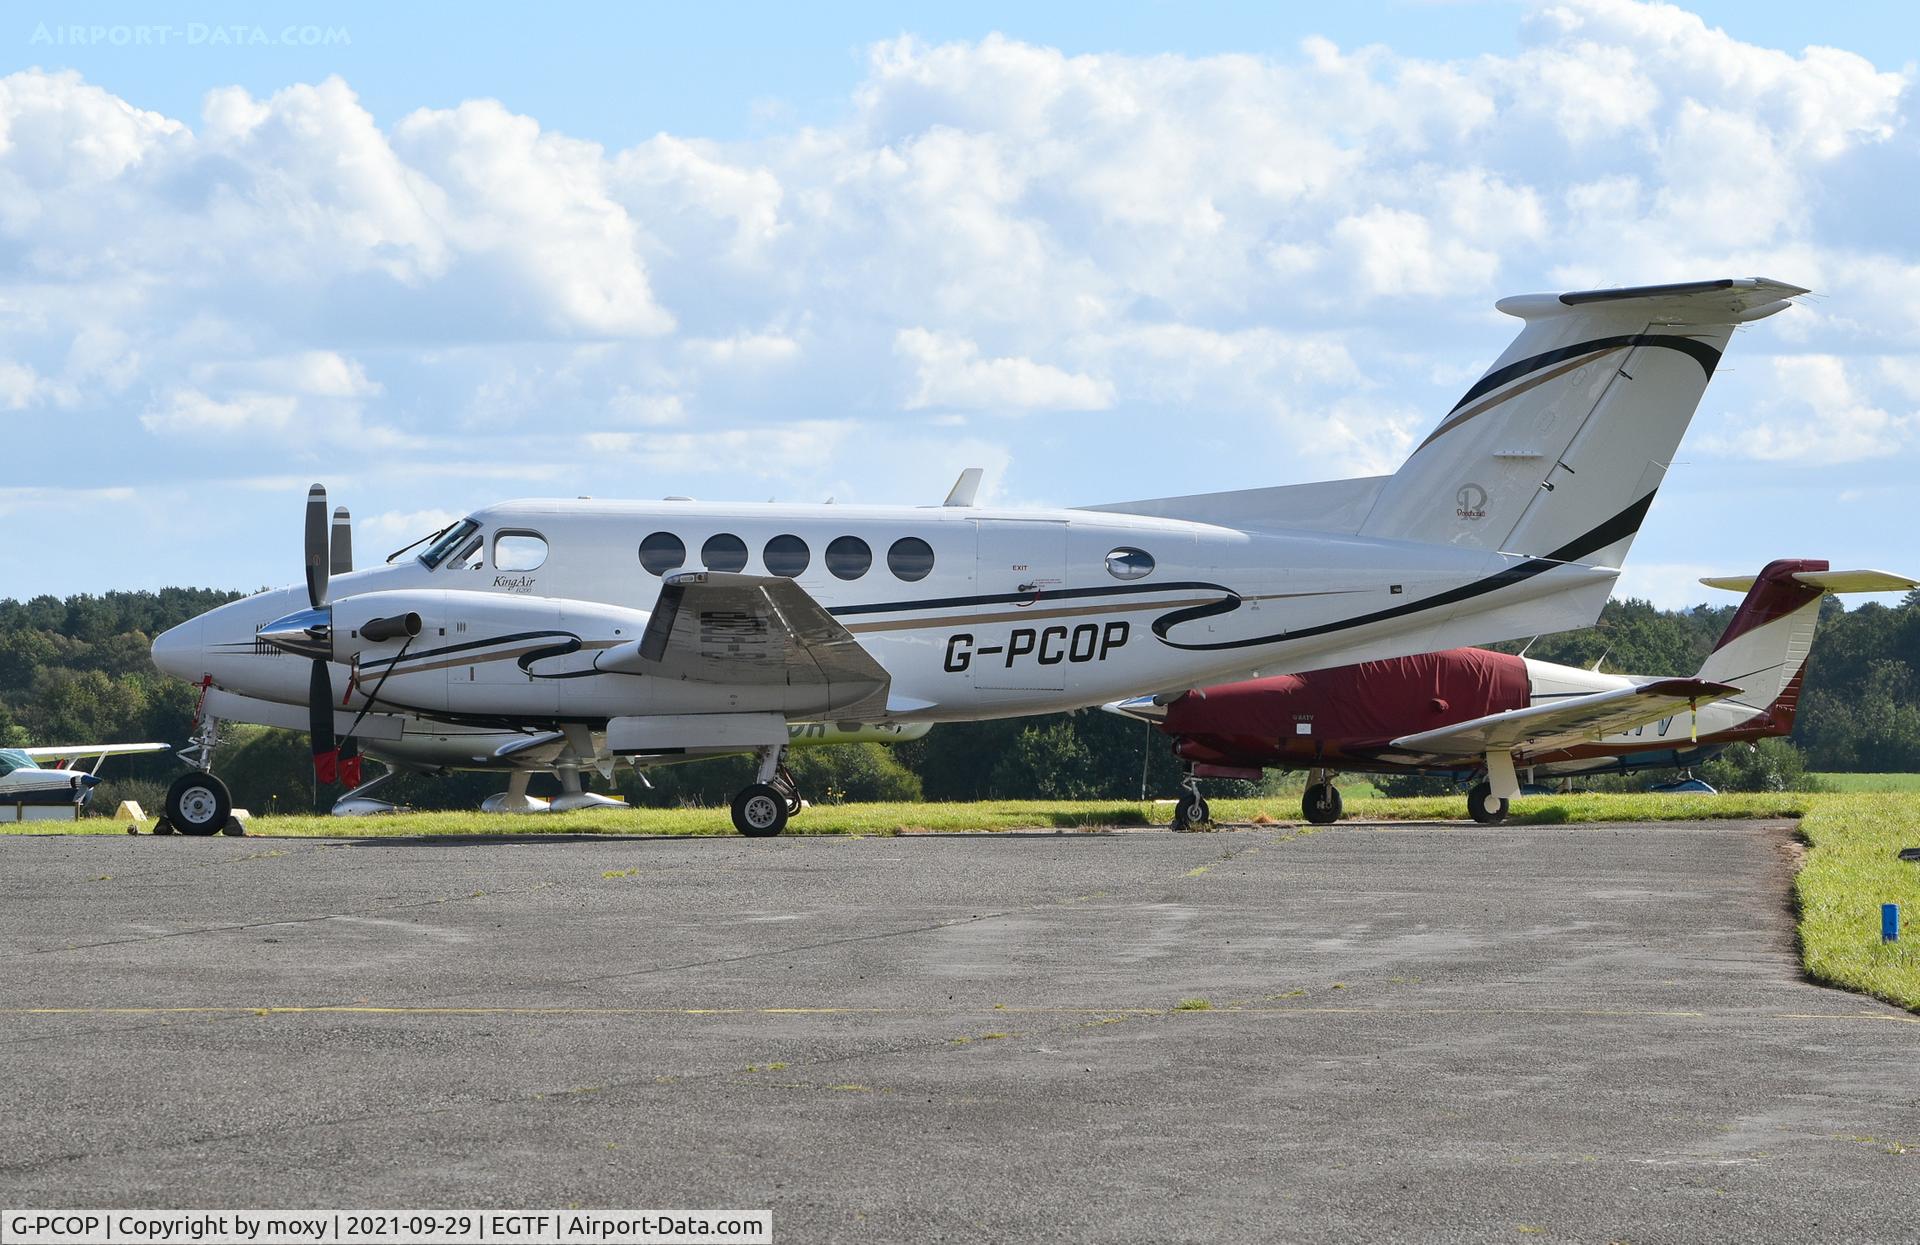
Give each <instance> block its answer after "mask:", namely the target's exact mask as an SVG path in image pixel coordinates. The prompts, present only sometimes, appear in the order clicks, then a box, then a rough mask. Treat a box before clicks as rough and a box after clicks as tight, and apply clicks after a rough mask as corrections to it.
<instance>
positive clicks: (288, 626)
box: [259, 605, 333, 657]
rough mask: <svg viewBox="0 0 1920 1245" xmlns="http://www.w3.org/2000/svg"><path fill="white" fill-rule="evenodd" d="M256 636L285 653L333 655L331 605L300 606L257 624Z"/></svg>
mask: <svg viewBox="0 0 1920 1245" xmlns="http://www.w3.org/2000/svg"><path fill="white" fill-rule="evenodd" d="M259 638H260V639H262V640H265V641H266V642H267V643H268V644H271V645H273V646H274V647H275V648H277V649H279V650H280V651H281V652H284V653H294V654H297V655H299V656H301V657H331V656H333V609H332V608H331V607H330V606H325V605H323V606H321V607H320V608H319V609H306V610H299V611H297V612H295V613H292V614H288V615H287V616H286V617H285V618H276V619H274V620H273V621H272V622H270V623H268V624H267V625H266V626H264V627H262V628H260V634H259Z"/></svg>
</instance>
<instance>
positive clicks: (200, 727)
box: [153, 685, 233, 835]
mask: <svg viewBox="0 0 1920 1245" xmlns="http://www.w3.org/2000/svg"><path fill="white" fill-rule="evenodd" d="M202 694H203V695H204V685H203V687H202ZM219 745H220V723H218V722H217V721H215V720H214V719H213V718H212V717H210V716H208V715H206V714H202V715H201V716H200V718H199V721H198V723H197V724H196V725H195V727H194V731H193V739H192V741H191V742H189V743H188V744H187V746H186V747H184V748H182V749H181V750H180V752H179V754H178V755H179V757H180V759H181V760H183V761H185V762H187V763H188V764H189V765H192V766H193V767H194V769H193V772H192V773H188V774H182V775H181V776H180V777H178V778H176V779H174V780H173V785H172V786H170V787H168V788H167V805H166V810H165V811H164V812H163V813H162V814H161V816H160V821H159V824H158V825H156V826H154V828H153V829H154V833H155V834H170V833H173V832H174V831H179V832H180V833H181V834H193V835H208V834H218V833H220V832H221V831H223V830H226V829H228V823H229V822H230V821H232V820H233V795H232V793H231V792H229V791H228V790H227V784H226V783H224V782H221V781H220V780H219V779H218V778H215V777H214V776H213V750H214V749H215V748H217V747H219Z"/></svg>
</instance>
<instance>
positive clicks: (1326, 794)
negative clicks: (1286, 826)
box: [1300, 769, 1341, 826]
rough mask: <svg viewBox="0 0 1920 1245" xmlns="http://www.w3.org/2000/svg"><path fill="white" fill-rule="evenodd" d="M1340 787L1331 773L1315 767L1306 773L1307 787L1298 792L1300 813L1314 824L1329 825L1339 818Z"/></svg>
mask: <svg viewBox="0 0 1920 1245" xmlns="http://www.w3.org/2000/svg"><path fill="white" fill-rule="evenodd" d="M1340 813H1341V804H1340V788H1338V787H1336V786H1334V785H1333V775H1332V774H1329V773H1328V772H1327V771H1326V770H1323V769H1317V770H1313V771H1311V772H1310V773H1309V774H1308V775H1307V789H1306V790H1305V791H1302V792H1301V793H1300V815H1301V816H1302V817H1305V818H1306V819H1307V820H1308V821H1310V822H1312V823H1313V824H1314V825H1316V826H1330V825H1332V824H1333V823H1334V822H1336V821H1339V820H1340Z"/></svg>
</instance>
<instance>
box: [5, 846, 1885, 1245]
mask: <svg viewBox="0 0 1920 1245" xmlns="http://www.w3.org/2000/svg"><path fill="white" fill-rule="evenodd" d="M1791 851H1792V847H1791V833H1790V828H1789V827H1788V826H1787V825H1785V824H1782V823H1756V822H1721V823H1685V824H1672V823H1669V824H1659V825H1609V826H1597V827H1581V826H1561V827H1540V828H1525V827H1499V828H1488V827H1480V826H1474V825H1471V824H1461V825H1453V824H1436V825H1398V826H1364V825H1344V826H1340V827H1336V828H1332V829H1328V830H1324V831H1320V832H1318V833H1313V834H1301V833H1299V832H1298V831H1297V830H1295V829H1293V828H1288V827H1254V828H1244V829H1240V830H1232V831H1224V832H1221V833H1215V834H1189V835H1175V834H1171V833H1167V832H1164V831H1134V832H1121V833H1110V834H1097V833H1065V834H1053V833H1044V834H1031V835H1026V834H1022V835H1008V834H1001V835H991V836H989V835H924V836H907V837H901V838H781V839H776V840H746V839H738V838H719V839H607V838H567V839H472V840H462V841H447V840H420V839H411V840H408V839H365V840H355V841H317V840H274V839H256V838H244V839H225V838H216V839H211V840H206V839H181V838H177V837H175V838H151V837H140V838H116V837H102V838H58V837H4V838H0V962H4V971H0V1205H6V1206H14V1207H20V1206H76V1207H80V1206H132V1207H222V1206H249V1207H272V1206H279V1207H328V1206H340V1207H398V1208H412V1207H503V1208H506V1207H519V1206H528V1207H535V1206H537V1207H542V1208H546V1207H564V1206H569V1205H577V1206H583V1207H592V1206H603V1207H622V1208H625V1207H679V1208H747V1209H753V1208H770V1209H771V1210H772V1212H773V1219H774V1225H775V1239H776V1240H778V1241H782V1242H800V1241H829V1240H831V1241H1021V1240H1049V1241H1100V1242H1113V1241H1243V1240H1244V1241H1271V1240H1303V1241H1306V1240H1355V1241H1358V1240H1366V1241H1398V1240H1407V1241H1415V1240H1484V1239H1514V1240H1522V1239H1524V1240H1580V1241H1610V1240H1626V1241H1634V1242H1646V1241H1665V1240H1750V1239H1769V1240H1812V1239H1846V1240H1852V1241H1883V1240H1884V1241H1894V1240H1907V1241H1910V1240H1913V1239H1914V1238H1915V1235H1916V1232H1917V1231H1920V1228H1916V1224H1917V1223H1920V1016H1915V1015H1913V1014H1911V1013H1907V1012H1903V1011H1900V1010H1898V1009H1895V1008H1891V1007H1887V1006H1884V1005H1882V1004H1879V1003H1875V1002H1873V1001H1871V1000H1868V999H1865V998H1862V997H1859V996H1855V995H1851V994H1846V993H1841V992H1838V991H1833V990H1828V989H1824V988H1821V987H1818V986H1815V985H1812V984H1809V983H1807V982H1806V981H1805V980H1804V979H1803V978H1802V977H1801V976H1800V973H1799V969H1798V963H1797V959H1796V957H1795V954H1794V945H1793V932H1792V916H1791V913H1790V912H1789V910H1788V908H1787V887H1788V880H1789V877H1790V871H1791V867H1792V860H1791Z"/></svg>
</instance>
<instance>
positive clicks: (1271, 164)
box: [0, 0, 1920, 605]
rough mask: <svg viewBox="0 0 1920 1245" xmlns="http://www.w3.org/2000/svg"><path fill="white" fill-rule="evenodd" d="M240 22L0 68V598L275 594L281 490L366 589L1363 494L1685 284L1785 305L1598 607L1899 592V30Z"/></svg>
mask: <svg viewBox="0 0 1920 1245" xmlns="http://www.w3.org/2000/svg"><path fill="white" fill-rule="evenodd" d="M272 12H273V17H272V19H271V20H263V19H261V18H260V17H258V16H257V6H243V5H220V4H196V5H189V6H169V5H166V4H160V5H151V4H148V5H103V6H87V5H62V6H51V5H49V6H45V8H44V9H36V8H35V7H34V6H32V5H26V6H18V7H15V8H12V9H10V10H9V11H8V13H7V14H6V16H5V17H4V18H0V47H3V48H7V49H9V52H10V55H9V56H8V57H6V58H5V59H4V60H0V73H5V74H6V76H5V77H4V78H0V122H4V125H5V131H4V133H5V142H4V145H0V282H4V289H0V323H4V324H5V325H6V329H7V331H6V332H5V333H4V334H3V335H0V421H3V422H0V426H4V427H5V429H6V443H7V444H8V445H9V447H10V451H9V452H8V453H7V454H6V455H5V458H4V459H3V460H0V462H4V463H5V464H6V466H5V467H4V468H0V525H4V530H6V531H7V532H8V533H9V534H10V535H11V536H12V537H14V539H10V540H5V541H0V595H12V596H21V595H28V594H32V593H38V592H54V593H67V592H74V591H97V590H103V589H107V588H114V587H155V586H159V585H162V584H167V583H195V584H212V585H219V586H226V587H239V588H251V587H256V586H259V585H261V584H265V583H270V582H285V581H287V580H289V579H291V578H293V576H294V572H295V571H296V570H297V565H298V551H297V545H298V530H299V529H298V520H299V513H300V505H301V502H302V499H303V496H304V489H305V484H306V482H308V481H309V480H311V479H322V480H325V481H326V482H327V483H328V484H329V486H330V487H331V488H332V490H333V493H334V495H335V497H336V498H337V499H338V500H340V501H343V502H345V503H346V504H349V505H351V506H352V507H353V509H354V512H355V514H356V517H357V518H358V519H359V520H360V526H361V531H362V533H363V535H362V540H361V542H360V547H361V549H362V550H363V551H364V550H374V549H378V550H384V549H387V548H392V547H397V546H398V545H400V544H404V543H406V541H407V540H408V539H410V538H411V537H412V536H413V535H416V534H418V531H417V530H416V529H418V530H425V528H427V527H430V526H432V525H434V523H435V522H436V521H437V520H438V519H439V518H440V517H441V516H444V515H448V514H452V513H456V512H460V511H464V510H466V509H469V508H472V507H474V506H476V505H479V504H482V503H484V502H486V501H490V500H495V499H499V498H502V497H507V496H526V495H551V494H559V495H574V494H583V493H584V494H593V495H598V496H639V497H648V496H662V495H666V494H670V493H687V494H692V495H695V496H699V497H702V498H703V499H716V500H719V499H739V500H743V501H759V500H764V499H765V498H767V497H770V496H777V497H779V498H781V499H783V500H795V499H813V498H825V497H828V496H832V497H835V498H837V499H838V500H840V501H843V502H850V501H888V502H895V501H898V502H931V501H937V500H938V498H939V497H940V496H941V495H942V494H943V493H944V491H945V488H946V487H947V485H948V484H949V483H950V482H951V480H952V477H953V476H954V475H955V474H957V472H958V471H959V469H960V468H962V467H964V466H969V465H981V466H985V467H987V468H988V469H989V486H988V493H989V495H990V496H991V497H992V498H993V499H995V500H999V501H1004V502H1008V503H1013V504H1025V503H1046V504H1052V503H1061V504H1072V503H1078V502H1097V501H1110V500H1117V499H1121V498H1126V497H1137V496H1152V495H1157V494H1164V493H1171V492H1194V491H1201V490H1205V489H1209V488H1230V487H1246V486H1253V485H1259V484H1269V483H1280V482H1287V481H1294V480H1308V479H1316V478H1325V477H1328V476H1334V475H1343V474H1352V473H1356V472H1370V471H1375V470H1385V469H1390V468H1391V466H1392V465H1393V464H1394V463H1395V462H1397V460H1398V458H1399V457H1400V456H1401V455H1402V454H1403V453H1404V451H1405V449H1406V448H1407V446H1408V445H1409V443H1410V440H1411V439H1413V438H1415V437H1416V436H1417V434H1418V433H1420V432H1423V431H1424V430H1425V429H1426V428H1427V427H1429V426H1430V425H1431V424H1432V423H1433V422H1434V421H1435V420H1437V418H1438V417H1439V415H1440V413H1441V412H1443V411H1444V410H1445V409H1446V408H1447V407H1448V406H1449V405H1451V403H1452V401H1453V399H1454V398H1455V397H1457V396H1458V393H1459V392H1460V391H1461V390H1462V389H1464V387H1465V386H1466V384H1467V383H1469V382H1470V381H1471V379H1472V378H1473V376H1474V375H1476V374H1477V373H1478V372H1479V371H1480V370H1481V369H1482V368H1483V367H1484V365H1485V364H1486V363H1487V362H1488V361H1489V360H1490V359H1491V358H1492V357H1493V356H1494V355H1495V354H1496V353H1497V352H1498V351H1499V350H1500V349H1501V348H1502V347H1503V346H1504V345H1505V343H1506V341H1507V339H1508V338H1509V337H1510V336H1511V332H1510V330H1509V329H1508V327H1507V325H1508V324H1509V323H1510V322H1507V321H1504V320H1503V318H1502V317H1500V316H1498V315H1497V314H1495V313H1493V312H1492V311H1491V303H1492V301H1493V300H1494V299H1495V298H1497V297H1499V296H1500V295H1502V294H1506V293H1514V292H1520V291H1526V290H1536V289H1559V288H1569V287H1573V286H1579V285H1588V284H1592V285H1610V284H1630V283H1639V282H1645V281H1664V280H1676V279H1687V278H1695V277H1706V276H1719V275H1767V276H1774V277H1779V278H1782V279H1785V280H1791V281H1796V282H1798V283H1800V284H1805V285H1810V286H1813V287H1814V288H1815V289H1816V290H1817V291H1818V292H1819V295H1820V297H1819V298H1818V299H1817V300H1814V301H1812V302H1810V303H1809V304H1808V305H1807V306H1806V307H1803V308H1800V309H1796V310H1795V311H1793V312H1790V313H1788V314H1786V315H1783V316H1781V317H1777V318H1775V319H1773V320H1770V321H1767V322H1764V323H1762V324H1760V325H1756V326H1754V327H1753V328H1752V329H1750V330H1749V331H1746V332H1744V333H1743V334H1741V336H1740V337H1739V338H1737V339H1736V341H1735V344H1734V348H1733V352H1732V353H1731V354H1730V355H1729V358H1728V362H1727V365H1726V367H1725V368H1724V369H1723V370H1722V374H1721V376H1720V377H1719V378H1717V379H1716V381H1715V383H1714V385H1713V387H1712V388H1711V389H1710V390H1709V393H1708V397H1707V400H1706V403H1705V404H1704V405H1703V408H1702V410H1701V414H1700V417H1699V418H1698V419H1697V420H1696V422H1695V425H1694V429H1693V431H1692V432H1691V433H1690V434H1689V438H1688V441H1687V442H1686V444H1685V445H1684V446H1683V449H1682V454H1681V462H1682V464H1683V465H1682V466H1681V467H1680V468H1679V469H1678V470H1676V471H1675V472H1674V473H1673V474H1672V475H1671V476H1670V477H1669V482H1668V485H1667V487H1666V489H1665V490H1664V491H1663V493H1662V497H1661V500H1660V502H1659V504H1658V505H1657V507H1656V508H1655V510H1654V512H1653V515H1652V518H1651V519H1650V520H1649V524H1648V526H1647V528H1646V529H1645V531H1644V532H1643V534H1642V537H1641V539H1640V542H1639V543H1638V544H1637V545H1636V547H1635V550H1634V555H1633V558H1632V560H1631V561H1630V563H1629V567H1628V579H1627V581H1626V584H1627V587H1628V588H1629V589H1631V590H1632V591H1635V592H1637V593H1639V594H1641V595H1648V596H1651V597H1653V598H1654V599H1655V600H1656V601H1659V602H1660V603H1662V604H1669V605H1672V604H1679V603H1682V602H1686V601H1694V600H1701V599H1705V598H1706V596H1707V593H1706V591H1705V590H1704V589H1699V588H1698V587H1696V586H1693V585H1692V583H1691V581H1692V579H1693V578H1694V577H1695V576H1697V575H1699V574H1705V573H1733V572H1739V571H1743V570H1749V569H1753V568H1757V567H1758V566H1759V565H1760V564H1761V563H1762V562H1764V561H1766V560H1768V559H1770V558H1773V557H1778V556H1810V557H1827V558H1830V559H1832V560H1833V561H1835V562H1836V563H1845V564H1849V565H1879V566H1884V567H1886V568H1887V569H1891V570H1896V571H1909V572H1910V571H1913V570H1914V569H1916V568H1915V567H1914V566H1912V565H1909V564H1907V562H1906V561H1903V559H1909V558H1911V556H1912V555H1911V554H1910V553H1909V552H1908V551H1909V549H1910V548H1911V545H1912V541H1911V536H1910V531H1911V526H1912V523H1913V520H1914V518H1915V517H1916V516H1915V506H1914V503H1913V500H1912V492H1911V488H1910V485H1909V481H1910V480H1911V479H1912V478H1913V475H1914V471H1915V468H1916V466H1920V461H1917V460H1920V226H1916V224H1915V219H1916V218H1915V214H1914V213H1913V212H1912V211H1911V208H1910V204H1911V201H1912V198H1913V193H1914V190H1915V188H1916V187H1915V180H1916V179H1915V176H1914V172H1915V169H1916V168H1920V162H1916V156H1917V155H1920V149H1917V145H1916V139H1915V128H1914V122H1915V113H1916V105H1915V103H1914V91H1913V79H1914V77H1915V73H1916V71H1915V68H1914V66H1913V64H1912V63H1911V62H1910V60H1908V59H1906V56H1907V53H1906V52H1905V51H1904V50H1905V49H1912V48H1915V47H1920V41H1916V39H1915V37H1914V36H1915V33H1916V26H1920V21H1916V19H1915V18H1914V17H1913V16H1912V15H1911V14H1910V13H1909V12H1908V11H1906V10H1905V9H1904V8H1902V7H1900V6H1895V5H1892V4H1858V5H1842V6H1825V8H1821V7H1819V6H1807V5H1754V4H1741V5H1736V4H1705V5H1694V6H1691V7H1690V8H1689V9H1686V10H1681V9H1675V8H1671V7H1668V6H1660V5H1638V4H1632V3H1627V2H1625V0H1567V2H1565V3H1550V4H1517V3H1515V4H1508V3H1493V4H1442V3H1430V4H1416V3H1389V2H1375V3H1350V4H1345V5H1340V6H1314V7H1312V8H1308V7H1306V6H1272V5H1262V6H1255V5H1246V6H1194V5H1187V4H1182V5H1171V4H1167V5H1159V4H1147V5H1115V6H1102V7H1093V6H1087V7H1078V6H1052V7H1046V8H1044V9H1043V10H1042V11H1040V12H1035V11H1034V6H1011V5H985V6H968V7H967V8H966V9H965V11H964V12H962V11H961V10H960V9H959V7H958V6H952V7H949V8H944V9H935V8H920V9H916V8H912V7H902V6H898V5H886V6H882V5H878V4H874V5H841V6H836V7H834V8H832V9H830V10H826V11H821V12H808V11H805V10H804V8H803V7H802V6H774V5H748V6H741V7H736V8H734V9H731V10H727V11H725V12H724V13H722V15H721V16H718V17H716V16H714V15H713V14H712V13H704V12H696V11H695V10H694V8H693V6H651V7H647V8H640V7H637V6H604V7H602V6H580V7H576V8H573V9H569V10H567V11H565V12H564V13H562V14H561V15H559V16H552V15H548V14H544V13H542V14H533V13H531V12H529V11H527V10H524V9H519V8H506V7H498V8H488V7H479V8H474V7H468V8H462V9H459V10H453V9H445V10H438V9H428V8H426V7H424V6H371V5H338V4H335V5H327V6H312V7H310V8H309V7H305V6H297V5H295V6H277V7H276V8H275V9H274V10H272ZM236 26H237V27H239V28H240V29H239V30H238V31H235V30H234V29H233V28H234V27H236ZM1896 57H1897V58H1896Z"/></svg>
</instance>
